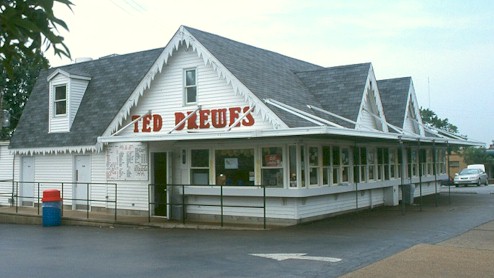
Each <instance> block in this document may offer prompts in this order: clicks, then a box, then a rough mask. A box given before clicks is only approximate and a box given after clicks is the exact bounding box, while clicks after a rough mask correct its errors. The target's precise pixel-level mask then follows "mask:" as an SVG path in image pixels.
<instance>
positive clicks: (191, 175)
mask: <svg viewBox="0 0 494 278" xmlns="http://www.w3.org/2000/svg"><path fill="white" fill-rule="evenodd" d="M194 151H207V152H208V158H207V166H194V158H195V157H197V156H195V155H194V154H193V152H194ZM189 157H190V159H188V161H190V165H189V183H190V184H199V183H194V182H193V180H194V178H193V171H194V170H207V174H208V177H207V179H208V180H207V183H206V184H202V183H200V184H199V185H210V183H211V150H210V149H209V148H197V149H190V150H189ZM204 172H206V171H204Z"/></svg>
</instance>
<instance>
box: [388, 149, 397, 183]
mask: <svg viewBox="0 0 494 278" xmlns="http://www.w3.org/2000/svg"><path fill="white" fill-rule="evenodd" d="M389 175H390V176H391V178H396V149H391V150H390V151H389Z"/></svg>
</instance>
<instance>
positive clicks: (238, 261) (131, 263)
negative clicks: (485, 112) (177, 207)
mask: <svg viewBox="0 0 494 278" xmlns="http://www.w3.org/2000/svg"><path fill="white" fill-rule="evenodd" d="M491 189H494V187H491V186H488V187H479V188H474V187H472V188H463V187H462V188H444V187H443V188H441V192H442V193H441V194H440V195H439V196H437V198H435V197H433V196H429V197H425V198H423V199H422V200H421V201H422V204H418V203H417V202H418V201H419V199H418V198H416V202H415V204H414V205H411V206H406V207H405V209H403V208H402V207H401V206H399V207H391V208H389V207H381V208H376V209H372V210H365V211H361V212H358V213H349V214H346V215H341V216H337V217H333V218H329V219H326V220H323V221H317V222H312V223H307V224H302V225H297V226H292V227H286V228H279V229H272V230H267V231H247V230H244V231H242V230H222V229H218V230H200V229H158V228H142V227H139V228H137V227H126V228H123V227H115V228H97V227H76V226H60V227H49V228H48V227H47V228H44V227H40V226H27V225H10V224H2V225H0V257H1V258H2V260H0V277H88V276H90V277H340V276H343V275H347V276H344V277H417V276H420V277H488V276H490V274H491V273H494V269H493V268H492V267H491V266H490V262H491V258H492V257H493V256H494V253H493V252H494V251H493V250H494V247H493V246H494V225H493V224H492V223H491V221H493V220H494V199H493V198H494V195H492V194H490V193H487V192H490V190H491ZM471 190H477V193H472V192H471ZM450 192H451V193H450ZM485 262H489V263H485ZM467 264H470V265H469V266H466V265H467ZM455 275H456V276H455Z"/></svg>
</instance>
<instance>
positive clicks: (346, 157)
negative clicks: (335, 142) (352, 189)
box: [341, 148, 350, 182]
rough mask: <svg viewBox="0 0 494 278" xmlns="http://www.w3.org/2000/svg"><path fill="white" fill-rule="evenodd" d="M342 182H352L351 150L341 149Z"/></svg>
mask: <svg viewBox="0 0 494 278" xmlns="http://www.w3.org/2000/svg"><path fill="white" fill-rule="evenodd" d="M341 165H342V169H341V182H349V181H350V149H349V148H342V149H341Z"/></svg>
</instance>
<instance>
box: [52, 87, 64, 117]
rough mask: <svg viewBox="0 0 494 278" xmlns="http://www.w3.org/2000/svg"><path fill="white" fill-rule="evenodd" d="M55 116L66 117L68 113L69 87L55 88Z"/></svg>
mask: <svg viewBox="0 0 494 278" xmlns="http://www.w3.org/2000/svg"><path fill="white" fill-rule="evenodd" d="M54 109H55V116H59V115H65V114H66V113H67V86H66V85H63V86H56V87H55V98H54Z"/></svg>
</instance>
